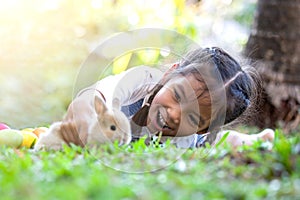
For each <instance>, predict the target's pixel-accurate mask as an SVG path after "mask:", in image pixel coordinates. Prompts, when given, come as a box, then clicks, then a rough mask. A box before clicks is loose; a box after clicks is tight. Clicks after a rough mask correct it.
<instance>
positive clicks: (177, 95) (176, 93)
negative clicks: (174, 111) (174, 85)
mask: <svg viewBox="0 0 300 200" xmlns="http://www.w3.org/2000/svg"><path fill="white" fill-rule="evenodd" d="M174 96H175V99H176V100H177V101H178V102H180V101H181V98H180V95H179V93H178V92H177V90H176V89H174Z"/></svg>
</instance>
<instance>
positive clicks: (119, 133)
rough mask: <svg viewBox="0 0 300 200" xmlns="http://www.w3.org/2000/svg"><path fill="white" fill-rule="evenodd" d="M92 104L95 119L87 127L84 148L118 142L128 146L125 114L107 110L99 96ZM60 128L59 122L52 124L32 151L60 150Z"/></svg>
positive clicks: (128, 130) (127, 127) (128, 133)
mask: <svg viewBox="0 0 300 200" xmlns="http://www.w3.org/2000/svg"><path fill="white" fill-rule="evenodd" d="M94 103H95V111H96V114H97V118H93V119H92V122H91V123H90V125H89V131H88V136H87V144H86V146H88V147H93V146H99V145H101V144H104V143H109V142H114V141H118V142H119V144H120V145H125V144H128V143H129V142H130V140H131V133H130V124H129V121H128V119H127V117H126V116H125V114H124V113H122V112H121V111H120V110H117V109H115V108H113V109H108V107H107V106H106V104H105V102H104V101H103V100H102V98H101V97H99V96H95V102H94ZM60 126H61V122H55V123H53V124H52V125H51V126H50V128H49V130H48V131H47V132H46V133H44V134H42V135H41V137H40V138H39V140H38V142H37V143H36V144H35V146H34V150H41V149H53V150H59V149H61V148H62V145H63V144H65V143H66V142H64V140H63V139H62V136H61V133H60Z"/></svg>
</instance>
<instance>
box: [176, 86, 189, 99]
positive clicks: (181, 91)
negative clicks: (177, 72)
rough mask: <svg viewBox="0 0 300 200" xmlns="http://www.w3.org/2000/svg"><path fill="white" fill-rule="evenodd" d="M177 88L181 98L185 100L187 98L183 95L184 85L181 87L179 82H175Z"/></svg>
mask: <svg viewBox="0 0 300 200" xmlns="http://www.w3.org/2000/svg"><path fill="white" fill-rule="evenodd" d="M177 88H178V89H179V91H180V93H181V94H182V96H183V98H184V99H185V100H187V99H186V95H185V91H184V87H183V86H182V85H180V84H177Z"/></svg>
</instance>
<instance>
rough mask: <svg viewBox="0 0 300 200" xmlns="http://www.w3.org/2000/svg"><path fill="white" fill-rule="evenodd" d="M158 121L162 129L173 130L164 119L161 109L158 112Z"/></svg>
mask: <svg viewBox="0 0 300 200" xmlns="http://www.w3.org/2000/svg"><path fill="white" fill-rule="evenodd" d="M156 122H157V125H158V126H159V128H160V129H161V130H163V129H165V130H166V129H167V130H172V129H171V127H169V126H168V124H167V122H166V121H165V120H164V118H163V116H162V114H161V112H160V111H158V112H157V121H156Z"/></svg>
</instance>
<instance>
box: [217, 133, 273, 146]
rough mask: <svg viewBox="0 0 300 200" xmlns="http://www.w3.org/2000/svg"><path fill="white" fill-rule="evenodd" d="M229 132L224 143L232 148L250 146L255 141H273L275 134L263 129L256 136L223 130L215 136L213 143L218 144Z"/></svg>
mask: <svg viewBox="0 0 300 200" xmlns="http://www.w3.org/2000/svg"><path fill="white" fill-rule="evenodd" d="M228 131H229V134H228V136H227V138H226V142H227V143H229V144H230V145H232V147H238V146H242V145H252V144H253V143H254V142H255V141H257V140H262V141H271V142H272V141H273V140H274V136H275V133H274V131H273V130H272V129H265V130H263V131H262V132H260V133H257V134H245V133H239V132H237V131H233V130H225V131H221V132H219V133H218V134H217V137H216V140H215V141H214V143H215V144H216V143H218V141H219V140H220V139H221V138H222V137H223V136H224V134H225V133H227V132H228Z"/></svg>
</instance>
